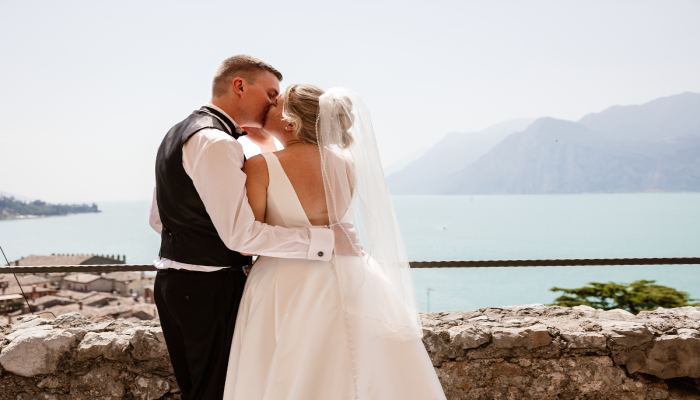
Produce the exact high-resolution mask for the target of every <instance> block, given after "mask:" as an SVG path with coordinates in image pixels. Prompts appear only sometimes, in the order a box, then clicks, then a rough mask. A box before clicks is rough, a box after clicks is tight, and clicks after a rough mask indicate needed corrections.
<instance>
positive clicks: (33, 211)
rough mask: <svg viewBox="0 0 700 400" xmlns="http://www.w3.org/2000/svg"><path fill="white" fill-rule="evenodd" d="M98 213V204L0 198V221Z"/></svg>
mask: <svg viewBox="0 0 700 400" xmlns="http://www.w3.org/2000/svg"><path fill="white" fill-rule="evenodd" d="M96 212H100V210H99V209H98V208H97V205H96V204H92V205H90V206H89V205H87V204H49V203H46V202H43V201H40V200H36V201H33V202H24V201H20V200H15V199H14V197H4V196H0V220H2V219H17V218H35V217H48V216H55V215H68V214H78V213H96Z"/></svg>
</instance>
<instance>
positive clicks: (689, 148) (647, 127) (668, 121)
mask: <svg viewBox="0 0 700 400" xmlns="http://www.w3.org/2000/svg"><path fill="white" fill-rule="evenodd" d="M504 136H505V138H504V139H503V140H501V141H500V142H499V143H497V144H495V145H494V146H492V148H490V149H489V150H488V151H487V152H485V153H484V154H483V155H481V156H480V157H478V159H477V160H473V158H472V156H471V155H472V149H471V148H469V147H467V146H465V145H463V144H462V145H461V146H462V147H461V148H460V147H458V144H457V143H455V142H453V145H454V148H452V149H451V152H442V153H441V154H442V155H443V156H444V157H445V158H447V157H450V158H451V159H450V160H443V161H442V162H441V163H442V165H457V164H458V163H460V162H461V163H463V164H464V166H463V167H462V168H459V170H457V171H449V170H447V169H443V170H442V173H441V172H439V171H435V170H433V171H432V172H431V173H432V174H433V175H432V181H431V183H430V184H429V185H424V184H421V185H413V186H411V185H410V184H408V182H409V180H408V178H407V177H404V181H399V180H397V179H396V177H399V176H403V174H406V175H410V174H409V172H410V173H412V174H415V175H416V176H418V177H420V179H423V180H424V179H426V178H425V177H423V176H422V175H420V173H419V171H415V170H414V171H409V168H410V167H411V166H412V165H414V164H416V163H417V162H418V161H420V160H417V161H415V162H414V163H412V164H411V165H409V166H408V167H406V168H405V169H404V170H402V171H399V172H397V173H395V174H393V175H391V176H390V177H389V179H388V180H387V181H388V184H389V187H390V189H391V190H392V193H394V194H534V193H594V192H605V193H611V192H645V191H667V192H677V191H700V94H695V93H683V94H679V95H676V96H671V97H666V98H661V99H657V100H654V101H651V102H649V103H646V104H642V105H633V106H614V107H610V108H608V109H606V110H604V111H602V112H600V113H596V114H589V115H586V116H585V117H583V118H582V119H581V120H579V121H577V122H573V121H563V120H558V119H554V118H540V119H538V120H537V121H535V122H533V123H532V124H530V125H529V126H528V127H527V129H524V130H522V131H520V132H515V133H511V134H507V135H504ZM446 139H447V138H446ZM436 146H437V145H436ZM433 149H434V148H433ZM433 149H430V150H429V151H428V152H427V153H426V155H425V156H424V157H423V158H422V159H424V158H426V157H427V156H428V155H429V154H431V152H433ZM467 160H473V161H470V162H468V163H467V162H465V161H467ZM426 188H427V189H426Z"/></svg>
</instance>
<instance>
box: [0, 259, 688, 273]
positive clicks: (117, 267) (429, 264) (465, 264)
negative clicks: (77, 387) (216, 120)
mask: <svg viewBox="0 0 700 400" xmlns="http://www.w3.org/2000/svg"><path fill="white" fill-rule="evenodd" d="M682 264H686V265H687V264H697V265H700V257H662V258H574V259H545V260H474V261H411V262H410V265H411V268H492V267H572V266H603V265H609V266H618V265H682ZM117 271H133V272H136V271H157V269H156V268H155V267H154V266H153V265H150V264H104V265H41V266H8V267H0V274H11V273H17V274H27V273H47V272H49V273H50V272H117Z"/></svg>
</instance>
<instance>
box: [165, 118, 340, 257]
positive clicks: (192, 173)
mask: <svg viewBox="0 0 700 400" xmlns="http://www.w3.org/2000/svg"><path fill="white" fill-rule="evenodd" d="M182 150H183V152H182V164H183V166H184V168H185V172H186V173H187V175H189V177H190V178H191V179H192V182H193V183H194V186H195V188H196V189H197V193H199V197H200V198H201V199H202V202H203V203H204V207H205V208H206V210H207V213H208V214H209V217H210V218H211V220H212V222H213V223H214V227H215V228H216V231H217V232H218V233H219V237H220V238H221V240H222V241H223V242H224V244H225V245H226V247H228V248H229V249H231V250H235V251H239V252H241V253H252V254H260V255H265V256H271V257H283V258H302V259H309V260H322V261H330V259H331V255H332V253H333V246H334V237H333V232H332V231H331V230H330V229H327V228H309V229H294V228H285V227H281V226H271V225H267V224H263V223H261V222H258V221H256V220H255V216H254V215H253V210H252V209H251V208H250V204H248V197H247V195H246V190H245V181H246V178H247V177H246V175H245V174H244V173H243V171H242V170H241V169H242V168H243V162H244V154H243V147H242V146H241V144H240V143H238V141H236V140H234V139H233V138H232V137H231V136H229V135H227V134H226V133H224V132H221V131H219V130H216V129H203V130H201V131H199V132H197V133H196V134H194V135H192V137H191V138H190V139H189V140H188V141H187V143H185V145H184V146H183V148H182ZM154 201H155V200H154ZM156 207H157V205H156ZM159 220H160V218H159ZM154 229H155V228H154Z"/></svg>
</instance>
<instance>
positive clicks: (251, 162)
mask: <svg viewBox="0 0 700 400" xmlns="http://www.w3.org/2000/svg"><path fill="white" fill-rule="evenodd" d="M243 172H244V173H245V174H246V175H248V180H261V181H265V182H267V181H268V180H269V177H268V172H267V161H265V157H263V155H262V154H258V155H256V156H253V157H250V158H249V159H248V160H246V162H245V163H244V164H243Z"/></svg>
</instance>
